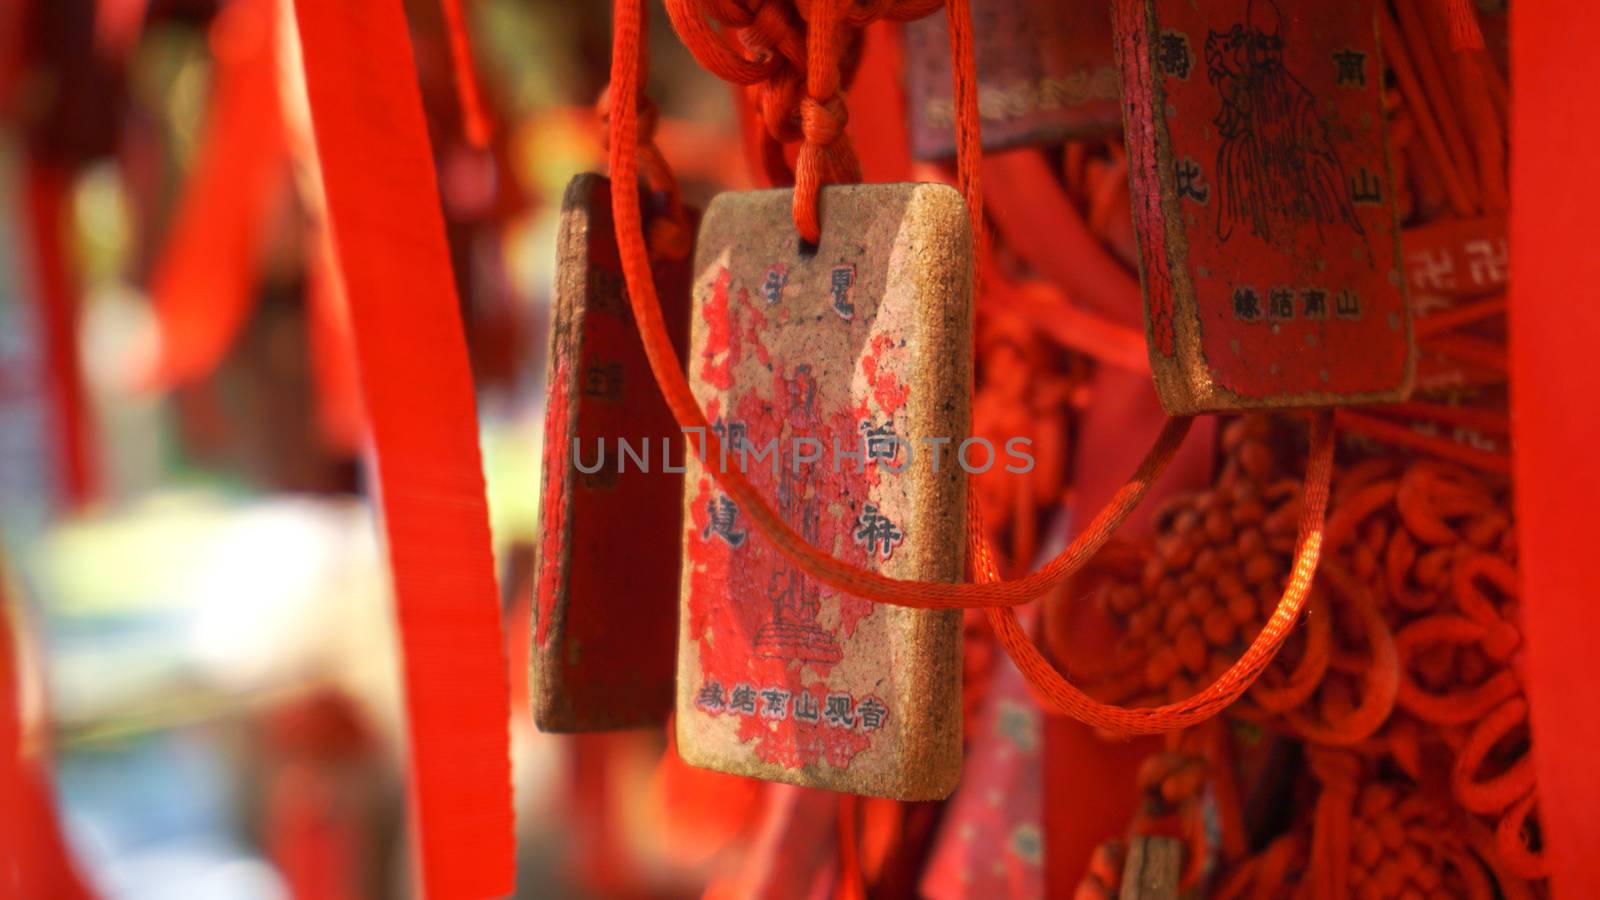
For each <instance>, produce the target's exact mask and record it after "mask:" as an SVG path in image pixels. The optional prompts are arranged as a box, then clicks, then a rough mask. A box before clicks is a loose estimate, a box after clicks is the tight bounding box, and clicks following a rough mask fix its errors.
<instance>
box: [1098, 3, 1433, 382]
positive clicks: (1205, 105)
mask: <svg viewBox="0 0 1600 900" xmlns="http://www.w3.org/2000/svg"><path fill="white" fill-rule="evenodd" d="M1374 2H1375V0H1353V2H1349V3H1338V4H1331V3H1324V2H1319V0H1216V2H1206V3H1199V4H1196V3H1193V2H1190V0H1118V4H1119V5H1118V25H1117V27H1118V41H1119V62H1120V65H1121V68H1122V86H1123V99H1124V103H1125V106H1124V113H1125V117H1126V124H1127V135H1128V155H1129V161H1130V177H1131V179H1132V188H1133V198H1134V220H1135V224H1136V225H1137V228H1138V232H1139V243H1140V254H1141V264H1140V269H1141V275H1142V276H1143V279H1144V288H1145V315H1146V322H1147V331H1148V338H1149V345H1150V361H1151V368H1152V369H1153V370H1154V372H1155V377H1156V387H1157V389H1158V391H1159V393H1160V395H1161V402H1162V404H1163V405H1164V406H1165V407H1166V409H1167V411H1168V412H1170V413H1173V414H1185V413H1195V412H1208V411H1217V410H1237V409H1259V408H1266V407H1285V406H1328V405H1336V404H1344V403H1368V402H1379V401H1392V400H1399V399H1403V398H1404V397H1405V396H1406V394H1407V392H1408V390H1409V388H1410V384H1411V379H1412V369H1413V360H1412V341H1411V326H1410V318H1409V313H1408V310H1407V308H1406V298H1405V284H1404V278H1403V277H1402V274H1401V273H1402V271H1403V267H1402V263H1401V261H1400V249H1399V235H1398V231H1399V229H1398V225H1397V224H1396V217H1395V206H1394V188H1393V178H1392V176H1391V173H1390V169H1389V163H1388V150H1387V143H1386V138H1385V134H1384V129H1383V122H1384V113H1383V99H1382V90H1383V78H1384V74H1383V72H1384V69H1383V60H1382V59H1381V58H1380V56H1379V52H1378V40H1377V29H1376V22H1375V18H1374V17H1375V12H1376V10H1375V6H1374Z"/></svg>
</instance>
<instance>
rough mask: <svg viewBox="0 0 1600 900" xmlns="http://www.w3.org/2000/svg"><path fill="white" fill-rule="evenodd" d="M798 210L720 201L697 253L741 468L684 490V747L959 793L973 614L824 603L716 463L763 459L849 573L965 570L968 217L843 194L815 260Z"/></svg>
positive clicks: (821, 590) (702, 360)
mask: <svg viewBox="0 0 1600 900" xmlns="http://www.w3.org/2000/svg"><path fill="white" fill-rule="evenodd" d="M790 197H791V191H789V190H773V191H757V192H752V193H736V194H723V195H721V196H720V197H718V198H717V199H716V200H714V201H713V202H712V203H711V206H710V208H709V209H708V210H707V212H706V217H705V221H704V224H703V225H702V227H701V229H700V236H699V241H698V244H697V247H696V251H695V266H694V272H695V276H694V316H693V328H692V336H691V341H690V348H691V349H690V355H689V378H690V383H691V384H692V385H693V386H694V390H695V394H696V396H697V398H698V399H699V401H700V402H701V403H702V404H703V405H704V408H705V410H706V414H707V416H708V418H710V419H711V420H712V423H713V424H712V427H713V429H714V430H716V431H717V433H718V434H719V435H720V436H721V437H722V438H723V440H725V441H726V442H727V444H728V446H729V454H728V458H727V460H726V462H724V461H723V460H721V459H718V458H707V459H704V460H700V459H691V460H690V461H689V463H688V469H689V471H688V474H687V475H686V476H685V483H684V504H685V516H684V519H685V521H684V530H683V548H684V566H683V606H682V611H681V616H680V628H681V631H680V640H679V644H678V705H677V712H678V714H677V728H678V734H677V737H678V752H679V753H680V754H682V756H683V758H684V759H685V760H687V761H688V762H690V763H692V764H694V765H697V766H703V767H706V768H711V769H717V770H720V771H723V772H732V773H735V774H740V775H749V776H753V777H757V778H765V779H769V780H773V781H783V782H788V783H791V784H800V785H806V786H810V787H819V788H827V789H831V790H839V791H850V792H854V793H860V794H871V795H876V796H885V797H894V798H899V799H905V800H924V799H932V798H938V797H944V796H946V795H948V794H949V793H950V791H951V790H953V789H954V786H955V783H956V779H957V776H958V774H959V769H960V764H961V704H960V668H961V662H960V652H961V648H960V621H961V620H960V616H959V613H957V612H955V611H924V610H912V609H905V608H902V607H895V606H883V605H877V604H874V603H872V602H870V601H868V600H864V599H861V598H859V597H854V596H850V595H848V594H841V593H839V592H836V591H834V590H832V589H830V588H826V587H823V586H822V585H820V584H819V583H817V582H815V581H814V580H812V579H811V578H809V577H806V576H804V575H802V574H801V573H800V572H799V571H798V570H797V569H796V568H795V567H794V566H793V565H792V564H790V563H789V562H788V561H787V560H786V559H785V558H784V557H783V556H782V555H781V554H780V553H779V552H778V551H777V549H776V548H774V547H773V545H772V544H771V543H770V542H769V541H768V540H767V538H766V537H765V536H764V535H762V534H761V533H760V532H759V531H758V530H757V529H756V528H755V527H754V525H753V524H752V523H751V522H750V521H749V520H748V518H747V517H746V516H745V515H744V514H743V510H741V509H740V508H739V507H738V506H736V505H735V504H734V503H733V501H732V500H730V499H729V498H728V497H727V496H726V495H724V494H723V493H722V492H721V491H720V490H719V489H718V487H717V484H716V482H715V481H714V480H713V478H712V476H711V474H710V473H709V472H708V471H707V470H708V468H709V467H713V466H721V465H727V466H728V467H729V468H730V469H732V468H739V467H742V468H743V470H744V471H745V472H746V474H747V476H748V477H749V479H750V480H751V481H752V482H753V483H754V485H755V486H756V487H757V489H759V490H760V491H761V492H762V493H763V494H764V495H765V496H766V497H769V498H771V499H772V502H773V504H774V505H775V506H776V507H777V508H778V509H779V511H780V512H781V513H782V515H783V516H784V517H785V518H786V520H787V521H788V522H789V523H790V524H792V525H793V526H794V527H795V528H796V530H798V531H800V532H801V533H802V534H804V535H805V536H806V538H807V539H808V540H809V541H810V542H811V543H812V545H813V546H815V547H817V548H818V549H821V550H823V551H825V552H827V553H830V554H832V555H833V556H835V557H837V558H840V559H844V560H847V561H849V562H852V563H855V564H857V565H862V566H866V567H870V568H874V569H877V570H878V571H881V572H884V573H886V574H890V575H894V576H897V577H903V578H916V579H922V580H944V581H953V580H957V579H958V578H960V576H961V571H962V546H963V534H964V532H963V527H962V523H963V515H962V512H963V501H964V497H965V493H964V491H965V476H964V474H963V471H962V466H961V463H960V461H959V460H958V454H959V451H960V450H961V447H962V444H963V441H964V439H965V438H966V436H967V429H968V417H969V405H970V398H969V394H968V391H969V379H970V377H971V369H972V359H971V344H972V315H973V313H972V248H971V235H970V233H969V229H968V225H967V214H966V208H965V205H964V204H963V202H962V200H961V197H960V195H959V194H958V193H956V192H955V191H954V190H953V189H951V188H949V187H947V186H944V185H931V184H876V185H858V186H847V187H846V186H840V187H828V188H825V189H823V192H822V224H823V231H822V240H821V243H820V244H819V245H818V246H817V247H815V248H805V247H802V246H801V244H800V241H799V238H798V236H797V235H796V233H795V230H794V224H793V221H792V219H791V213H790ZM691 440H693V438H692V437H691ZM967 456H968V459H969V461H970V463H971V464H972V465H973V466H983V465H984V464H985V463H986V462H988V460H987V459H986V458H985V457H984V456H983V451H982V450H981V448H980V449H972V448H968V453H967Z"/></svg>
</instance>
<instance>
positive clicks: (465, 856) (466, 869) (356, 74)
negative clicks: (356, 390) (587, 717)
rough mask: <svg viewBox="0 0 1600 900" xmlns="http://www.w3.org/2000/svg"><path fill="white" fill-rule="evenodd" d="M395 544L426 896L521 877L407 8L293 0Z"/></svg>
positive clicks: (502, 668) (465, 394)
mask: <svg viewBox="0 0 1600 900" xmlns="http://www.w3.org/2000/svg"><path fill="white" fill-rule="evenodd" d="M295 12H296V14H297V17H298V22H299V31H300V41H301V45H302V51H303V56H304V63H305V72H306V86H307V94H308V96H309V98H310V101H311V114H312V123H313V130H314V132H315V135H316V143H317V150H318V155H319V157H320V160H321V165H322V173H323V183H324V189H325V191H326V194H327V210H328V216H329V222H330V224H331V226H332V237H333V242H334V246H335V247H336V249H337V255H338V262H339V265H340V267H341V272H342V274H343V282H344V289H345V296H346V298H347V300H348V303H349V308H350V318H351V325H352V330H353V332H354V336H355V344H356V362H357V366H358V368H359V369H360V372H361V383H362V390H363V394H364V400H365V403H366V409H367V413H368V418H369V422H370V424H371V430H372V436H373V443H374V449H375V451H376V457H377V460H376V470H377V474H378V488H379V495H380V500H381V503H382V510H383V521H384V525H385V533H386V536H387V538H388V548H389V557H390V566H391V569H392V573H393V584H394V593H395V602H396V606H397V618H398V620H399V630H400V641H401V646H402V650H403V654H404V661H405V673H404V681H405V689H406V704H407V713H408V718H409V728H410V739H411V747H410V751H411V802H412V812H413V820H414V822H415V834H416V843H417V846H418V848H419V853H420V866H421V874H422V885H423V890H424V894H425V895H426V896H428V897H431V898H456V897H462V898H465V897H488V896H496V895H501V894H506V893H509V892H510V891H511V889H512V887H513V885H514V835H513V822H512V810H511V758H510V746H509V736H510V735H509V725H510V706H509V685H508V681H507V675H506V660H505V651H504V645H503V643H502V639H501V631H500V613H499V600H498V596H497V592H496V589H495V578H494V571H493V559H492V557H491V554H490V536H489V520H488V511H487V506H486V503H485V499H484V484H483V472H482V464H481V461H480V459H479V454H478V430H477V429H478V424H477V416H476V411H475V406H474V399H473V388H472V376H471V372H470V369H469V367H468V361H467V352H466V342H465V338H464V336H463V333H462V324H461V319H460V312H459V307H458V302H457V299H456V292H455V280H454V277H453V275H452V273H451V269H450V258H449V252H448V247H447V246H446V243H445V233H444V221H443V216H442V213H441V212H440V207H439V196H438V189H437V186H436V185H437V183H436V179H435V172H434V164H433V158H432V156H431V153H430V148H429V144H428V134H427V125H426V122H425V120H424V118H423V111H422V98H421V94H420V91H419V88H418V86H417V81H416V71H415V68H414V66H413V63H412V49H411V41H410V38H409V36H408V34H407V30H406V19H405V15H404V12H403V10H402V7H401V5H400V4H399V3H397V2H394V0H343V2H339V3H328V2H325V0H296V3H295Z"/></svg>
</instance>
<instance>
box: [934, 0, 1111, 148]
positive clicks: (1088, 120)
mask: <svg viewBox="0 0 1600 900" xmlns="http://www.w3.org/2000/svg"><path fill="white" fill-rule="evenodd" d="M972 31H973V41H974V46H973V55H974V57H975V58H976V62H977V66H978V115H979V117H980V118H981V120H982V124H983V129H982V131H983V147H984V149H985V150H1000V149H1004V148H1007V147H1018V146H1022V145H1025V144H1048V143H1053V142H1057V141H1060V140H1063V139H1065V138H1081V137H1102V136H1110V135H1115V134H1117V133H1119V132H1120V131H1121V129H1122V113H1121V108H1120V106H1119V104H1118V102H1117V68H1116V62H1115V60H1114V59H1113V58H1112V44H1111V13H1110V7H1108V6H1107V5H1106V4H1105V3H1104V2H1100V3H1095V2H1089V0H973V2H972ZM904 35H905V65H906V92H907V95H908V96H907V100H908V102H909V104H910V107H911V110H910V112H911V149H912V152H913V153H914V154H916V156H917V157H918V158H919V159H948V158H949V157H952V156H955V154H956V128H955V122H956V116H955V103H954V100H953V97H954V89H953V86H952V83H951V76H950V32H949V26H948V20H947V19H946V17H945V13H944V12H943V11H940V12H936V13H934V14H932V15H930V16H926V17H924V18H922V19H918V20H917V21H915V22H908V23H906V26H905V29H904Z"/></svg>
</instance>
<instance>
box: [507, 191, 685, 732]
mask: <svg viewBox="0 0 1600 900" xmlns="http://www.w3.org/2000/svg"><path fill="white" fill-rule="evenodd" d="M557 253H558V267H557V273H556V302H555V310H554V314H553V321H552V323H551V328H550V359H549V363H548V369H547V372H548V375H547V379H548V380H547V387H546V391H547V401H546V402H547V404H548V405H547V406H546V409H545V438H544V474H543V483H542V486H541V497H540V510H541V521H540V528H541V534H540V538H539V542H538V560H537V562H536V564H535V569H534V571H535V573H536V584H537V593H536V596H535V600H536V603H535V609H534V625H533V654H532V658H533V662H532V665H533V673H532V676H533V713H534V721H535V722H536V723H537V724H538V726H539V728H540V729H542V730H544V731H600V730H606V729H615V728H630V727H638V726H645V725H659V724H661V723H664V722H665V721H666V719H667V714H668V713H669V712H670V711H671V709H672V695H673V692H672V678H673V671H672V654H673V649H674V646H675V644H674V640H675V639H674V634H675V632H676V627H675V623H676V614H677V600H676V593H677V585H678V558H679V557H678V548H677V547H676V546H675V545H674V544H673V543H672V542H671V541H669V540H660V539H659V536H661V535H671V534H676V533H677V531H678V528H679V525H680V522H681V515H682V492H683V481H682V475H681V474H677V473H675V472H674V471H673V470H672V467H670V466H668V465H667V463H668V460H667V458H666V454H667V448H668V447H669V446H672V445H673V444H674V443H676V441H675V440H674V439H675V438H676V436H677V433H678V431H677V424H676V422H674V421H673V418H672V414H671V412H669V411H668V409H667V406H666V403H665V402H664V401H663V400H662V399H661V394H660V392H659V391H658V390H657V389H656V385H655V381H654V379H653V378H652V376H651V373H650V365H649V363H648V361H647V360H646V359H645V355H644V346H643V344H641V343H640V340H639V334H638V331H637V330H636V328H635V327H634V322H633V314H632V312H631V310H630V308H629V306H628V298H627V287H626V285H625V283H624V281H623V276H622V265H621V259H620V257H619V255H618V252H617V242H616V232H615V229H614V228H613V227H612V218H611V188H610V183H609V181H608V180H607V179H606V178H604V177H602V176H599V175H593V174H584V175H579V176H577V177H576V178H574V179H573V180H572V183H571V184H569V185H568V186H567V193H566V196H565V197H564V198H563V200H562V206H561V232H560V236H559V238H558V241H557ZM653 269H654V275H655V283H656V288H657V292H658V293H659V295H660V298H661V306H662V312H663V313H664V314H665V316H666V320H667V327H668V329H669V331H670V332H671V333H672V339H673V343H674V344H675V345H676V346H677V347H678V349H679V352H680V353H681V352H682V349H683V346H684V340H685V337H686V332H687V330H688V305H689V260H688V259H687V258H685V259H682V260H678V261H670V260H668V261H659V262H657V263H656V264H655V265H654V266H653ZM624 445H626V447H627V450H624V449H623V448H624ZM629 451H631V453H630V452H629ZM679 472H681V468H679Z"/></svg>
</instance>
